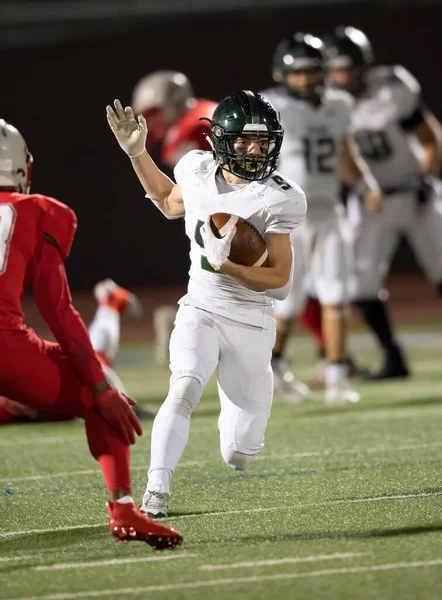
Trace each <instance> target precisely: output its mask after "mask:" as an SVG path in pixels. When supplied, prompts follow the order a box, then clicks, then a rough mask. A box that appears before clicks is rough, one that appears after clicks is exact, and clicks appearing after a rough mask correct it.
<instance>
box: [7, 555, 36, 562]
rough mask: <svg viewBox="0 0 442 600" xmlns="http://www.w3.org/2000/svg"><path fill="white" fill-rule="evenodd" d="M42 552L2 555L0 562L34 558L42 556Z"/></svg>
mask: <svg viewBox="0 0 442 600" xmlns="http://www.w3.org/2000/svg"><path fill="white" fill-rule="evenodd" d="M41 556H42V555H41V554H20V555H19V556H1V557H0V563H2V562H14V561H21V560H30V559H31V560H32V559H35V558H41Z"/></svg>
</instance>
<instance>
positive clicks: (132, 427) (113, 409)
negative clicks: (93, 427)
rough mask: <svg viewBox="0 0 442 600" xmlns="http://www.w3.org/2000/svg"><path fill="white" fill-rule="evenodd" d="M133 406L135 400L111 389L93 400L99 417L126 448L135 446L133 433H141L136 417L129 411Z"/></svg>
mask: <svg viewBox="0 0 442 600" xmlns="http://www.w3.org/2000/svg"><path fill="white" fill-rule="evenodd" d="M135 404H136V402H135V400H132V398H129V397H128V396H126V394H123V393H122V392H118V391H117V390H116V389H114V388H112V387H109V388H108V389H107V390H106V391H104V392H102V393H101V394H99V395H98V396H96V398H95V408H96V410H97V411H98V412H99V413H100V416H101V417H102V418H103V419H104V420H105V421H106V423H107V424H108V425H110V427H112V429H114V430H115V432H116V433H118V435H119V436H120V438H121V439H122V440H123V442H124V443H125V444H127V445H128V446H129V445H130V444H135V433H137V434H138V435H142V433H143V430H142V429H141V425H140V422H139V420H138V417H137V416H136V415H135V413H134V412H133V410H132V409H131V406H135ZM134 432H135V433H134Z"/></svg>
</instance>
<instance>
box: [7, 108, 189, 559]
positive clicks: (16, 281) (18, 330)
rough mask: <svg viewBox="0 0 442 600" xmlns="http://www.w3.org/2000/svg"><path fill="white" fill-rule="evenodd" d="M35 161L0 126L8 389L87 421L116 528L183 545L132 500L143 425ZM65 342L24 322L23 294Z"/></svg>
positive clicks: (64, 217) (67, 218)
mask: <svg viewBox="0 0 442 600" xmlns="http://www.w3.org/2000/svg"><path fill="white" fill-rule="evenodd" d="M31 166H32V156H31V155H30V153H29V152H28V149H27V146H26V143H25V141H24V139H23V137H22V135H21V134H20V132H19V131H18V130H17V129H15V127H12V126H11V125H9V124H8V123H6V122H5V121H4V120H0V390H1V392H2V393H3V394H4V395H5V396H7V397H8V398H11V399H12V400H19V401H20V402H21V403H23V404H26V405H27V406H30V407H32V408H34V409H36V410H40V409H45V410H48V411H50V410H54V412H55V413H56V414H66V415H67V416H71V417H72V416H77V417H81V418H83V419H84V421H85V425H86V434H87V439H88V444H89V448H90V451H91V453H92V455H93V456H94V458H95V459H96V460H97V461H98V463H99V465H100V468H101V471H102V474H103V478H104V480H105V482H106V486H107V489H108V492H109V496H110V500H109V502H107V503H106V507H107V510H108V513H109V528H110V531H111V533H112V535H113V536H114V537H116V538H117V539H120V540H122V541H131V540H134V541H145V542H147V543H148V544H150V545H151V546H153V547H154V548H167V547H173V546H175V545H177V544H179V543H181V540H182V538H181V534H180V533H179V532H178V531H175V530H173V529H170V528H169V527H164V526H162V525H161V524H159V523H155V522H154V521H152V520H151V519H149V518H146V516H145V515H143V514H142V513H141V512H140V511H139V510H138V509H137V508H136V507H135V504H134V501H133V498H132V495H131V477H130V452H129V445H130V444H133V443H135V434H138V435H141V433H142V430H141V426H140V423H139V421H138V419H137V417H136V416H135V414H134V413H133V411H132V409H131V406H132V405H134V404H135V403H134V401H133V400H131V399H130V398H128V397H127V396H125V394H123V393H121V392H119V391H117V390H116V389H115V388H113V387H111V386H110V385H109V384H108V382H107V380H106V378H105V375H104V372H103V369H102V367H101V364H100V362H99V361H98V359H97V357H96V354H95V352H94V350H93V348H92V345H91V342H90V339H89V336H88V333H87V330H86V327H85V325H84V323H83V321H82V319H81V317H80V315H79V314H78V312H77V311H76V310H75V308H74V307H73V305H72V299H71V294H70V289H69V284H68V281H67V277H66V271H65V268H64V260H65V259H66V258H67V257H68V255H69V253H70V249H71V246H72V242H73V238H74V235H75V231H76V228H77V219H76V216H75V213H74V212H73V211H72V210H71V209H70V208H68V207H67V206H66V205H65V204H62V203H61V202H58V201H57V200H54V199H53V198H49V197H47V196H42V195H40V194H29V190H30V182H31ZM26 285H30V286H32V289H33V292H34V297H35V301H36V304H37V307H38V310H39V312H40V314H41V316H42V317H43V318H44V320H45V321H46V322H47V323H48V325H49V327H50V328H51V330H52V332H53V334H54V336H55V338H56V339H57V340H58V344H56V343H52V342H46V341H44V340H42V339H41V338H39V337H38V336H37V335H36V333H35V332H34V331H33V330H32V329H30V328H28V327H26V325H25V324H24V322H23V317H24V315H23V310H22V306H21V299H22V296H23V291H24V287H25V286H26Z"/></svg>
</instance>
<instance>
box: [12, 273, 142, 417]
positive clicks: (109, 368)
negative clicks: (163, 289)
mask: <svg viewBox="0 0 442 600" xmlns="http://www.w3.org/2000/svg"><path fill="white" fill-rule="evenodd" d="M94 297H95V299H96V300H97V303H98V307H97V309H96V311H95V315H94V319H93V320H92V323H91V324H90V326H89V336H90V338H91V342H92V347H93V348H94V350H95V352H96V353H97V356H98V358H99V360H100V362H101V366H102V367H103V371H104V373H105V375H106V379H107V381H108V382H109V383H110V384H111V385H112V386H113V387H114V388H116V389H117V390H118V391H120V392H123V393H126V389H125V387H124V384H123V382H122V381H121V379H120V378H119V377H118V375H117V373H116V372H115V371H114V369H113V363H114V360H115V357H116V355H117V351H118V347H119V344H120V324H121V317H122V316H127V317H129V318H135V319H137V318H140V317H141V315H142V307H141V304H140V302H139V300H138V298H137V297H136V296H135V295H134V294H132V293H131V292H129V291H128V290H126V289H124V288H122V287H120V286H118V285H117V284H116V283H115V282H114V281H112V279H106V280H104V281H100V282H99V283H97V285H96V286H95V288H94ZM133 410H134V412H135V414H136V415H137V416H138V417H139V418H140V419H147V418H153V416H154V415H152V414H151V413H149V412H148V411H146V410H144V409H142V408H141V407H140V406H139V405H136V406H134V407H133ZM68 418H69V417H68V416H67V415H57V414H56V413H55V412H54V411H53V410H52V411H51V410H49V411H48V410H40V411H37V410H34V409H33V408H30V407H29V406H26V405H24V404H21V403H19V402H16V401H13V400H10V399H9V398H5V397H4V396H0V424H5V423H20V422H30V421H32V422H46V421H63V420H67V419H68Z"/></svg>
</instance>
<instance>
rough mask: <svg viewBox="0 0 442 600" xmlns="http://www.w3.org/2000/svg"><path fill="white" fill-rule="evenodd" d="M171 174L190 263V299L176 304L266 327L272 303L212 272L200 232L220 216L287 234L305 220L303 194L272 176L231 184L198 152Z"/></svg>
mask: <svg viewBox="0 0 442 600" xmlns="http://www.w3.org/2000/svg"><path fill="white" fill-rule="evenodd" d="M174 175H175V180H176V182H177V183H178V185H179V186H180V188H181V192H182V196H183V200H184V208H185V211H186V215H185V223H186V234H187V236H188V238H189V239H190V260H191V266H190V272H189V275H190V280H189V285H188V294H187V295H186V296H185V297H184V298H182V299H181V300H180V303H181V304H190V305H192V306H196V307H197V308H201V309H203V310H208V311H210V312H212V313H215V314H219V315H221V316H224V317H227V318H229V319H232V320H235V321H240V322H243V323H247V324H250V325H254V326H257V327H266V321H267V319H268V318H269V317H272V316H273V300H271V299H270V298H268V297H267V296H266V295H265V294H264V293H262V292H253V291H251V290H249V289H247V288H246V287H245V286H243V285H242V284H241V283H239V282H238V281H236V280H235V279H234V278H233V277H230V276H229V275H223V274H221V273H217V272H216V271H214V270H213V269H212V267H211V266H210V264H209V263H208V261H207V257H206V253H205V250H204V245H203V240H202V237H201V232H200V229H201V227H202V225H203V224H204V221H205V220H206V219H207V217H208V216H209V215H212V214H214V213H219V212H223V213H229V214H233V215H237V216H239V217H242V218H244V219H247V220H248V221H249V222H250V223H252V225H254V226H255V227H256V229H257V230H258V231H259V232H260V234H261V235H262V236H264V235H265V234H266V233H290V232H291V231H292V230H293V229H294V228H295V227H297V226H298V225H301V223H302V222H303V220H304V216H305V213H306V210H307V205H306V200H305V195H304V193H303V191H302V190H301V189H300V188H299V187H298V186H297V185H296V184H294V183H292V182H291V181H289V180H287V179H283V178H282V177H281V175H280V174H279V173H278V172H276V171H275V172H274V173H273V174H272V175H271V177H269V178H268V179H266V180H265V181H252V182H250V183H248V184H245V185H238V186H234V185H229V184H228V183H227V182H226V181H225V180H224V178H223V177H222V175H221V174H220V170H219V168H218V166H217V165H216V163H215V161H214V159H213V155H212V153H211V152H203V151H201V150H193V151H192V152H189V153H188V154H186V155H185V156H184V157H183V158H182V159H181V160H180V161H179V163H178V164H177V165H176V167H175V170H174ZM229 190H231V191H229Z"/></svg>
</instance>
